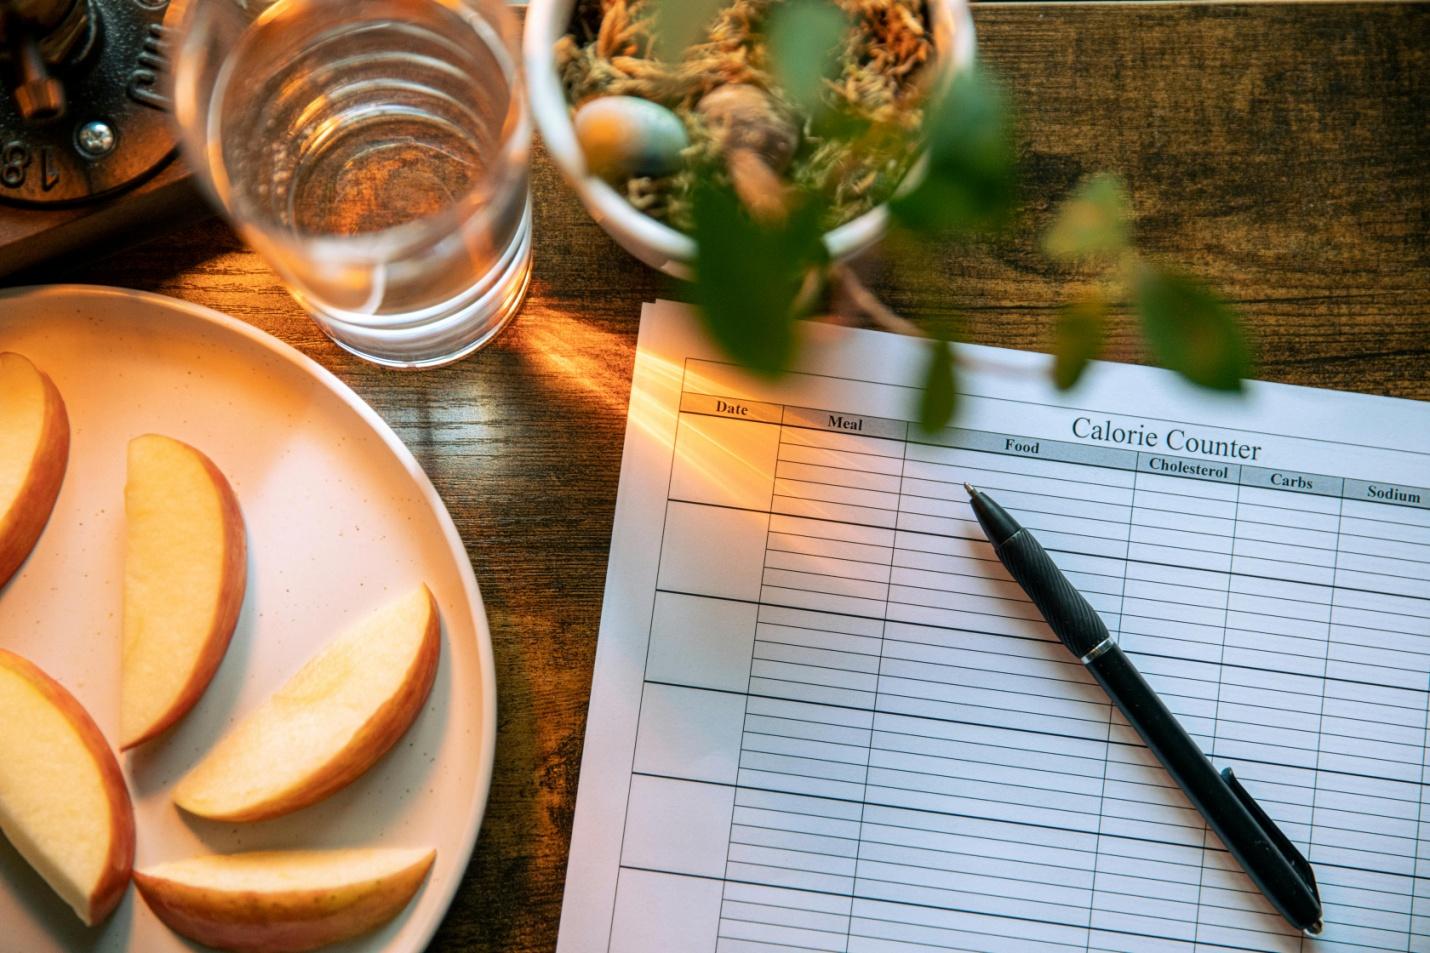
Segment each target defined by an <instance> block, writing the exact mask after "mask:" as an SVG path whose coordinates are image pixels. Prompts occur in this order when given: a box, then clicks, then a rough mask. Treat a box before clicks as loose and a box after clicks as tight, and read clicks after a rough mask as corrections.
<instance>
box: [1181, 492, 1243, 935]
mask: <svg viewBox="0 0 1430 953" xmlns="http://www.w3.org/2000/svg"><path fill="white" fill-rule="evenodd" d="M1241 486H1242V484H1241V482H1240V481H1237V484H1236V499H1235V500H1233V501H1232V508H1231V553H1230V555H1228V556H1227V558H1226V573H1225V576H1226V598H1225V599H1224V600H1223V601H1222V607H1221V646H1220V651H1219V652H1218V653H1217V673H1216V703H1215V705H1214V706H1213V707H1212V750H1211V751H1209V752H1207V755H1208V757H1209V758H1210V756H1211V755H1212V754H1214V753H1215V752H1216V746H1217V732H1218V729H1219V728H1220V727H1221V690H1222V684H1223V678H1222V675H1223V673H1224V672H1225V671H1226V630H1227V626H1228V623H1229V617H1230V615H1231V576H1232V570H1233V568H1234V560H1235V559H1236V531H1237V528H1238V527H1239V526H1240V525H1241V524H1240V522H1239V521H1238V519H1237V517H1238V516H1239V515H1240V513H1241ZM1211 838H1212V832H1211V827H1210V826H1209V825H1207V824H1206V823H1203V824H1202V859H1201V867H1200V869H1198V871H1197V920H1196V923H1195V924H1194V925H1193V927H1192V944H1193V945H1194V946H1195V945H1199V944H1200V943H1201V942H1202V936H1201V934H1202V890H1203V889H1204V888H1205V885H1206V878H1207V851H1208V850H1209V847H1208V844H1209V843H1210V841H1211Z"/></svg>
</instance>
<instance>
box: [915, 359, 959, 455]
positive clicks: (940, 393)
mask: <svg viewBox="0 0 1430 953" xmlns="http://www.w3.org/2000/svg"><path fill="white" fill-rule="evenodd" d="M928 348H929V362H928V369H927V370H926V371H925V373H924V390H923V394H921V395H920V397H919V426H920V427H922V428H923V431H924V433H936V432H938V431H940V430H942V429H943V428H944V427H947V426H948V422H949V421H950V420H952V419H953V412H954V410H956V409H957V406H958V387H957V385H956V384H955V383H954V373H955V370H954V361H953V346H952V345H951V344H949V343H948V342H947V341H945V340H943V339H942V338H933V339H930V340H929V342H928Z"/></svg>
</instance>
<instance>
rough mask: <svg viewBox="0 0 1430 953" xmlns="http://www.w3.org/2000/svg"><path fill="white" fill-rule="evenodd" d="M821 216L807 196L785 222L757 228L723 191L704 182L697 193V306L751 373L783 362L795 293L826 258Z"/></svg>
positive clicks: (774, 370)
mask: <svg viewBox="0 0 1430 953" xmlns="http://www.w3.org/2000/svg"><path fill="white" fill-rule="evenodd" d="M823 212H824V209H823V206H822V205H820V204H819V203H818V202H817V201H815V200H814V199H813V198H811V197H808V196H806V197H805V200H804V201H803V202H802V203H801V204H799V205H797V206H796V207H794V208H793V209H791V210H790V212H789V214H788V216H787V217H786V218H785V220H784V221H783V222H779V223H769V222H757V221H755V220H754V219H753V218H751V217H750V215H749V213H748V212H747V211H746V210H745V208H744V206H743V205H741V203H740V200H739V198H738V197H736V195H735V193H734V192H733V191H732V190H731V189H730V188H729V187H728V186H723V185H720V184H717V183H716V182H714V181H713V180H711V179H705V180H702V181H701V182H700V183H699V184H698V185H697V187H696V189H695V193H694V197H693V208H692V213H693V218H694V230H693V232H694V237H695V244H696V249H697V251H696V261H695V281H694V297H695V302H696V304H697V305H698V306H699V308H700V312H701V314H702V316H703V317H704V319H705V324H706V327H708V328H709V330H710V333H711V336H713V337H714V338H715V341H716V342H717V343H718V344H719V345H720V346H721V347H722V348H724V349H725V351H726V352H727V353H729V355H730V356H731V357H733V358H734V359H735V360H737V361H739V362H740V363H741V364H743V365H745V366H746V367H749V368H751V369H752V370H754V371H757V372H759V373H762V374H778V373H780V372H781V371H783V370H784V369H785V366H786V365H787V364H788V363H789V358H790V355H791V352H792V351H793V349H794V321H795V319H796V318H798V317H801V315H799V314H796V313H795V310H796V302H797V299H798V297H799V292H800V288H801V286H802V284H803V282H804V280H805V276H806V275H807V274H808V273H809V271H810V269H812V268H816V267H818V266H821V265H823V264H825V263H826V261H827V258H828V256H827V253H826V251H825V247H824V241H823V236H822V229H821V227H820V223H821V219H822V216H823Z"/></svg>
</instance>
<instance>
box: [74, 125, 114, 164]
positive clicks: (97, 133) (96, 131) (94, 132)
mask: <svg viewBox="0 0 1430 953" xmlns="http://www.w3.org/2000/svg"><path fill="white" fill-rule="evenodd" d="M75 142H76V143H77V144H78V145H79V151H80V152H82V153H84V154H85V155H86V156H88V157H89V158H91V159H98V158H99V157H100V156H106V155H109V153H110V152H112V151H114V130H113V129H111V128H110V127H109V124H108V123H106V122H102V121H100V120H98V119H93V120H91V121H89V122H87V123H85V124H84V125H83V126H80V127H79V132H77V133H75Z"/></svg>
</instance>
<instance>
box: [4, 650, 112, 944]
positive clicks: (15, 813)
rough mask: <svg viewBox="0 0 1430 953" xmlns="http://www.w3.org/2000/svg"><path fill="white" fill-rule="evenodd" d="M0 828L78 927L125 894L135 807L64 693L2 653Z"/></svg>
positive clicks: (104, 748) (79, 709)
mask: <svg viewBox="0 0 1430 953" xmlns="http://www.w3.org/2000/svg"><path fill="white" fill-rule="evenodd" d="M0 831H4V832H5V836H6V837H7V838H9V840H10V843H12V844H14V845H15V849H16V850H18V851H19V852H20V856H22V857H24V858H25V860H27V861H29V862H30V865H31V866H33V867H34V868H35V870H37V871H39V873H40V876H42V877H44V878H45V880H46V882H48V883H49V885H50V886H51V887H53V888H54V891H55V893H57V894H59V895H60V896H61V897H62V898H63V899H64V901H65V902H66V903H68V904H69V905H70V906H71V907H73V908H74V912H75V913H76V914H78V915H79V918H80V919H81V920H83V921H84V922H85V924H86V925H89V926H93V925H94V924H96V923H98V922H100V921H101V920H103V919H104V918H105V917H107V916H109V914H110V913H111V912H113V910H114V908H115V907H116V906H117V905H118V904H119V900H120V898H121V897H123V896H124V889H125V887H127V886H128V885H129V871H130V868H131V867H133V865H134V807H133V805H132V804H131V803H130V801H129V789H128V788H126V787H125V786H124V775H123V774H121V773H120V771H119V762H118V761H116V760H115V758H114V752H113V751H111V750H110V748H109V743H108V742H106V741H105V740H104V735H103V734H101V733H100V731H99V728H98V726H96V725H95V723H94V719H93V718H90V717H89V713H88V712H87V711H85V710H84V707H83V706H82V705H80V703H79V702H78V701H76V700H75V697H74V696H73V695H71V694H70V693H69V692H67V691H65V689H64V686H62V685H61V684H60V683H59V682H57V681H55V680H54V679H53V678H50V677H49V676H48V675H46V674H45V673H44V672H42V671H40V669H39V668H37V667H36V666H35V665H34V664H32V663H31V662H28V661H26V660H25V659H23V658H21V657H20V656H18V655H16V654H15V653H13V652H7V651H5V650H4V649H0ZM3 945H4V944H3V943H0V946H3Z"/></svg>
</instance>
